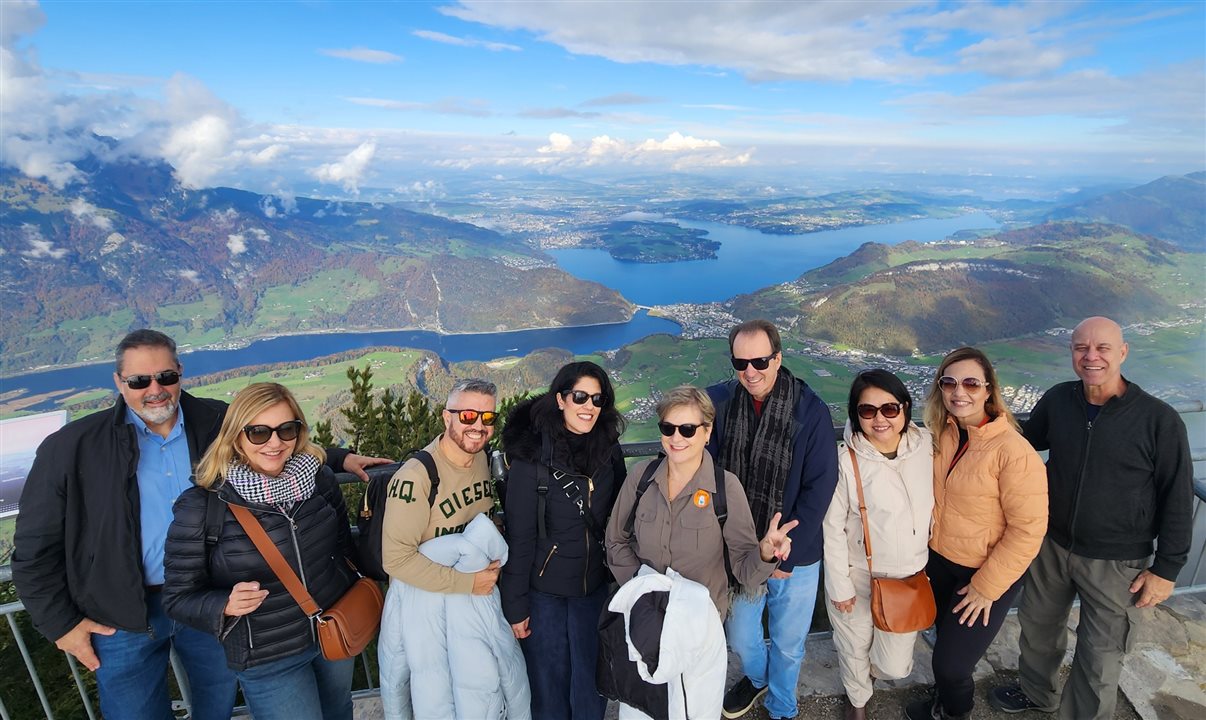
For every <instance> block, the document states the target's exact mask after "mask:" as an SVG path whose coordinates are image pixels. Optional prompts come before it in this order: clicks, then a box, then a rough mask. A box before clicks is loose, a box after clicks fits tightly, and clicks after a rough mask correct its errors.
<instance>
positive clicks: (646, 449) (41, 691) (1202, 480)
mask: <svg viewBox="0 0 1206 720" xmlns="http://www.w3.org/2000/svg"><path fill="white" fill-rule="evenodd" d="M1173 408H1174V409H1175V410H1176V411H1177V412H1178V413H1181V414H1193V413H1200V412H1206V402H1202V401H1194V402H1189V403H1179V404H1175V405H1173ZM1020 417H1022V418H1024V417H1025V416H1024V415H1023V416H1020ZM842 433H843V428H841V427H835V428H834V438H835V439H836V440H841V439H842ZM622 447H623V450H624V456H625V457H629V458H633V457H648V456H651V455H656V454H657V453H658V452H660V451H661V443H660V442H656V441H652V442H639V443H625V444H624V445H623V446H622ZM1192 460H1193V461H1194V462H1206V448H1194V449H1193V450H1192ZM399 466H400V464H399V463H391V464H388V465H380V466H377V467H374V468H369V469H368V473H369V476H370V478H381V477H384V478H388V477H390V476H392V475H393V473H394V472H395V471H396V470H397V469H398V467H399ZM337 477H338V478H339V482H340V484H354V483H357V482H360V480H359V478H357V477H356V476H355V475H352V474H351V473H339V474H338V475H337ZM1193 484H1194V494H1195V495H1196V496H1197V501H1196V502H1195V507H1194V515H1193V522H1194V526H1195V527H1196V525H1197V522H1198V519H1199V516H1200V515H1201V514H1203V512H1206V511H1203V507H1206V477H1195V478H1194V481H1193ZM352 530H353V532H355V530H356V528H355V527H353V528H352ZM1195 551H1196V552H1197V553H1198V560H1197V564H1196V567H1195V570H1194V573H1193V575H1191V577H1192V578H1197V577H1199V576H1200V575H1201V571H1202V568H1203V566H1204V565H1206V537H1199V538H1197V543H1196V546H1195ZM1191 557H1192V552H1191ZM11 580H12V568H11V567H9V566H8V565H3V566H0V582H10V581H11ZM24 611H25V606H24V605H23V604H21V602H20V601H18V602H12V603H8V604H5V605H0V614H3V615H4V618H5V620H7V621H8V626H9V629H10V630H11V631H12V634H13V639H14V641H15V642H16V645H17V649H18V650H19V651H20V653H21V658H22V660H23V661H24V663H25V667H26V670H27V671H28V673H29V676H30V679H31V682H32V683H33V687H34V690H35V691H36V693H37V696H38V700H39V701H40V703H41V705H42V710H43V712H44V713H45V716H46V718H47V720H54V717H55V715H54V713H53V711H52V709H51V706H50V700H49V698H48V696H47V694H46V690H45V688H44V686H43V683H42V679H41V677H40V676H39V674H38V671H37V668H36V667H35V666H34V661H33V658H32V655H31V653H30V652H29V648H28V646H27V644H26V642H25V638H24V636H23V635H22V633H21V630H20V628H19V627H18V625H17V620H16V617H15V616H16V615H17V613H21V612H24ZM370 651H371V652H372V653H375V651H376V643H375V642H374V643H372V644H370V645H369V648H368V649H367V650H366V651H365V652H364V653H361V654H360V656H359V662H360V665H361V666H362V667H363V669H364V675H365V678H367V687H364V688H360V689H357V690H354V691H353V692H352V697H353V699H358V698H364V697H377V696H378V695H379V694H380V688H379V687H378V684H377V682H378V681H377V675H376V673H375V672H374V670H373V667H372V665H370V664H369V661H368V655H369V654H370ZM63 655H64V656H65V657H66V658H67V664H68V666H69V668H70V670H71V677H72V679H73V680H74V682H75V686H76V689H77V691H78V692H79V696H80V699H81V701H82V703H83V706H84V709H85V711H86V712H87V714H88V718H89V720H96V719H97V715H96V711H95V710H94V709H93V699H92V697H91V693H90V692H88V689H87V687H86V685H85V683H84V679H83V676H82V675H81V674H80V670H79V664H78V663H77V662H76V660H75V658H74V657H72V656H71V655H70V654H68V653H63ZM374 664H375V663H374ZM171 666H172V672H173V674H174V676H175V678H176V681H177V686H178V687H179V688H180V689H181V697H180V698H179V699H175V700H173V710H174V711H175V712H177V714H178V716H179V717H181V718H187V717H188V713H189V708H190V706H191V703H190V698H189V692H188V682H187V678H186V675H185V673H184V671H183V668H182V667H181V666H180V664H179V661H178V659H177V658H176V653H175V651H172V655H171ZM180 713H183V715H180ZM245 713H246V708H245V707H237V708H235V715H236V716H239V715H243V714H245ZM10 718H11V716H10V715H9V712H8V709H7V707H6V706H5V704H4V698H2V697H0V720H10Z"/></svg>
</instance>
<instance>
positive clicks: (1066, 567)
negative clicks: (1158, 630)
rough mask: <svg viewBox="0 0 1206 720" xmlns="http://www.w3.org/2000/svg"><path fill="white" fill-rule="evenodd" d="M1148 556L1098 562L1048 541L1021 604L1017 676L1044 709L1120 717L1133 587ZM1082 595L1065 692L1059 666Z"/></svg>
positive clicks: (1070, 715) (1074, 719)
mask: <svg viewBox="0 0 1206 720" xmlns="http://www.w3.org/2000/svg"><path fill="white" fill-rule="evenodd" d="M1148 560H1149V559H1148V558H1142V559H1139V560H1095V559H1093V558H1087V557H1084V556H1082V555H1076V554H1074V553H1070V552H1068V551H1067V550H1065V549H1064V548H1062V547H1060V546H1059V545H1058V544H1057V543H1055V542H1053V541H1052V540H1051V539H1050V538H1047V539H1044V540H1043V547H1042V549H1040V550H1039V554H1038V557H1036V558H1035V559H1034V562H1032V563H1031V564H1030V569H1029V570H1028V571H1027V574H1026V583H1025V590H1023V591H1022V602H1021V606H1020V607H1019V609H1018V621H1019V624H1020V625H1021V630H1022V639H1021V657H1020V659H1019V662H1018V673H1019V676H1020V680H1021V685H1022V691H1023V692H1024V693H1026V697H1028V698H1030V700H1031V701H1033V702H1034V703H1036V704H1038V705H1039V706H1040V707H1041V708H1043V709H1045V710H1048V711H1054V710H1056V709H1057V708H1058V709H1059V713H1060V717H1061V718H1067V719H1069V720H1085V719H1087V718H1097V719H1099V720H1109V718H1112V717H1113V716H1114V706H1115V705H1116V704H1117V698H1118V677H1119V675H1120V674H1121V673H1122V658H1123V656H1124V655H1125V654H1126V651H1127V650H1128V649H1129V644H1128V639H1129V637H1130V635H1131V626H1132V623H1133V620H1134V614H1135V613H1138V612H1139V610H1137V609H1136V608H1135V607H1134V597H1133V596H1132V595H1131V592H1130V585H1131V583H1132V582H1134V580H1135V578H1136V577H1137V576H1138V575H1139V573H1140V572H1141V571H1143V570H1144V569H1146V568H1147V567H1148V565H1149V562H1148ZM1077 596H1079V597H1080V623H1079V624H1078V625H1077V627H1076V653H1075V655H1074V656H1073V658H1072V671H1071V673H1070V674H1069V675H1068V681H1067V683H1066V684H1065V685H1064V689H1063V693H1062V695H1061V693H1060V691H1059V687H1058V686H1057V682H1058V679H1059V668H1060V664H1061V663H1062V662H1063V658H1064V654H1065V652H1066V651H1067V649H1068V632H1067V630H1066V625H1067V622H1068V613H1069V612H1070V611H1071V610H1072V601H1073V599H1074V598H1075V597H1077Z"/></svg>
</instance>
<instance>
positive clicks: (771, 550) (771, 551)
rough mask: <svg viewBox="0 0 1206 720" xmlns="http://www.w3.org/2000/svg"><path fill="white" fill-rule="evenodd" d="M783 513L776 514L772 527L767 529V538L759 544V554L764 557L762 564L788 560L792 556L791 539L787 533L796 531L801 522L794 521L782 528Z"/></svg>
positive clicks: (771, 522) (772, 519)
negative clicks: (780, 521)
mask: <svg viewBox="0 0 1206 720" xmlns="http://www.w3.org/2000/svg"><path fill="white" fill-rule="evenodd" d="M782 516H783V513H775V516H774V517H772V518H771V520H770V526H769V527H767V528H766V536H765V537H763V538H762V541H761V542H759V543H758V552H759V554H760V555H761V556H762V562H770V561H772V560H786V559H787V556H788V555H790V554H791V538H789V537H788V536H787V533H789V532H791V531H792V530H794V529H795V527H796V526H797V525H799V524H800V521H799V520H792V521H791V522H789V523H787V524H786V525H783V526H780V525H779V520H780V518H782Z"/></svg>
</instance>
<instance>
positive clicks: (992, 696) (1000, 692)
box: [988, 685, 1055, 715]
mask: <svg viewBox="0 0 1206 720" xmlns="http://www.w3.org/2000/svg"><path fill="white" fill-rule="evenodd" d="M988 704H989V705H991V706H992V707H993V708H994V709H996V710H1000V711H1001V712H1003V713H1009V714H1011V715H1012V714H1013V713H1020V712H1026V711H1027V710H1036V711H1038V712H1044V713H1051V712H1055V710H1054V709H1047V708H1045V707H1040V706H1039V704H1038V703H1036V702H1035V701H1033V700H1031V699H1030V698H1029V697H1028V696H1027V695H1026V693H1024V692H1022V687H1021V686H1020V685H1002V686H1001V687H998V688H993V689H992V691H991V692H990V693H988Z"/></svg>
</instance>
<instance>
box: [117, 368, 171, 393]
mask: <svg viewBox="0 0 1206 720" xmlns="http://www.w3.org/2000/svg"><path fill="white" fill-rule="evenodd" d="M118 379H119V380H121V381H122V382H124V383H125V384H126V387H128V388H130V389H131V390H146V389H147V388H149V387H151V381H152V380H154V381H155V382H157V383H159V384H160V385H163V386H164V387H167V386H168V385H175V384H176V383H178V382H180V372H179V371H177V370H164V371H163V372H157V373H155V374H154V375H130V376H128V377H119V378H118Z"/></svg>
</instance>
